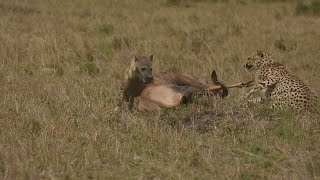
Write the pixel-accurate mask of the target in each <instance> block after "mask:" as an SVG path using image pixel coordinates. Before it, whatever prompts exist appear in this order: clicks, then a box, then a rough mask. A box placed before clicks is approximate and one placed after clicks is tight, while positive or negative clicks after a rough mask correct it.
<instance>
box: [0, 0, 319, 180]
mask: <svg viewBox="0 0 320 180" xmlns="http://www.w3.org/2000/svg"><path fill="white" fill-rule="evenodd" d="M295 10H296V3H294V2H291V1H283V0H282V1H281V0H279V1H276V0H270V1H267V0H263V1H254V0H252V1H244V0H229V1H225V0H217V1H209V0H202V1H200V0H197V1H196V0H189V1H179V0H175V1H173V0H171V1H170V0H162V1H151V0H121V1H116V0H109V1H105V0H91V1H89V0H78V1H62V0H61V1H54V0H47V1H41V0H28V1H22V0H16V1H9V0H3V1H1V3H0V41H1V44H0V57H1V61H0V83H1V86H0V99H1V101H0V122H1V124H0V137H1V138H0V152H1V153H0V178H1V179H16V178H18V179H27V178H28V179H39V178H41V179H42V178H43V179H44V178H46V179H47V178H51V179H55V178H58V179H68V178H71V179H78V178H82V179H86V178H94V179H98V178H100V179H105V178H111V177H112V178H117V179H122V178H130V179H151V178H156V179H195V178H198V179H208V178H210V179H212V178H219V179H235V178H236V179H257V178H270V179H271V178H272V179H273V178H275V179H282V178H283V179H313V178H316V179H319V177H320V151H319V149H320V122H319V119H320V116H319V115H320V113H317V114H312V115H298V114H294V113H291V112H272V111H270V110H268V109H267V108H266V107H263V106H258V107H252V108H247V107H245V106H244V105H243V103H242V102H241V99H240V98H239V94H240V91H237V90H232V91H231V96H230V97H228V98H227V99H224V100H211V101H207V100H203V101H200V100H196V103H195V104H193V105H191V106H189V107H181V108H179V109H172V110H166V111H162V112H155V113H151V114H146V113H138V112H132V113H130V112H128V111H127V110H124V111H123V112H122V113H121V114H112V113H111V111H112V110H113V109H114V107H115V105H116V102H115V98H114V97H115V95H116V93H117V91H118V87H119V84H120V77H121V76H122V74H121V73H122V72H123V71H124V69H125V68H126V67H127V66H128V64H129V60H130V58H131V57H132V55H133V54H135V53H141V54H149V53H155V55H156V56H155V57H156V60H155V64H154V69H155V72H160V71H165V70H170V71H176V72H183V73H190V74H194V75H197V76H200V77H202V78H203V79H206V80H208V81H209V75H210V73H211V71H212V69H216V70H217V72H218V75H219V77H220V79H222V80H223V81H224V82H226V83H227V84H232V83H237V82H240V81H246V80H248V79H251V78H252V75H251V74H249V73H248V72H247V71H245V70H244V68H243V63H244V61H245V57H246V56H247V55H248V54H250V53H251V52H252V51H254V50H256V49H258V48H261V49H264V50H266V51H269V52H271V53H272V54H274V57H275V58H276V59H279V61H280V62H283V63H284V64H285V65H286V66H287V68H288V69H289V70H290V71H291V72H295V74H297V75H298V76H299V77H300V78H301V79H303V80H305V81H306V82H307V83H308V84H309V85H311V86H312V87H314V88H315V90H316V91H317V92H318V93H320V81H319V78H318V73H319V71H320V63H319V59H320V52H319V49H320V41H319V37H320V31H319V29H320V19H319V16H312V15H308V16H303V15H300V16H298V15H296V13H295Z"/></svg>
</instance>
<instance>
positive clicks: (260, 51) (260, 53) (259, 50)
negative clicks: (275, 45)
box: [257, 49, 264, 58]
mask: <svg viewBox="0 0 320 180" xmlns="http://www.w3.org/2000/svg"><path fill="white" fill-rule="evenodd" d="M257 53H258V56H260V57H261V58H263V56H264V54H263V51H262V50H261V49H258V50H257Z"/></svg>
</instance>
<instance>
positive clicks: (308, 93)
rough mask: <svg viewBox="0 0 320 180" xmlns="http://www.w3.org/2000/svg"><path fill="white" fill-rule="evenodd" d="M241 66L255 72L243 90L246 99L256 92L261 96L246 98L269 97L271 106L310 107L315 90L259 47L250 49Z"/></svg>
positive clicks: (275, 107)
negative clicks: (252, 79)
mask: <svg viewBox="0 0 320 180" xmlns="http://www.w3.org/2000/svg"><path fill="white" fill-rule="evenodd" d="M245 68H246V69H248V70H249V71H256V72H255V79H254V81H255V83H254V86H253V87H252V88H251V89H250V90H249V92H248V93H247V94H246V96H245V98H246V99H248V98H249V97H250V96H251V95H253V94H254V93H256V92H259V91H260V92H262V93H263V94H264V97H260V98H255V99H253V100H251V101H250V100H249V102H255V103H258V102H259V103H263V102H264V101H266V100H267V101H270V102H271V104H272V106H271V107H272V108H274V109H288V108H289V109H293V110H296V111H299V112H301V111H304V110H307V111H309V110H314V108H315V106H316V104H317V94H316V93H315V92H314V91H313V90H311V89H310V88H309V87H308V86H307V85H306V84H305V83H303V82H302V81H301V80H299V79H298V78H297V77H295V76H293V75H291V74H290V73H289V72H288V71H287V70H286V68H285V67H284V66H283V65H282V64H280V63H277V62H275V61H274V59H273V58H272V56H271V55H270V54H268V53H266V52H263V51H262V50H257V51H255V52H253V53H252V54H251V55H250V56H249V57H248V58H247V62H246V64H245Z"/></svg>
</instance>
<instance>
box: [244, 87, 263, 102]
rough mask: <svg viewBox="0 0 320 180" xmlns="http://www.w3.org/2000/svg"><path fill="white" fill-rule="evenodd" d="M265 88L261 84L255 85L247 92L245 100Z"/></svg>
mask: <svg viewBox="0 0 320 180" xmlns="http://www.w3.org/2000/svg"><path fill="white" fill-rule="evenodd" d="M264 88H265V87H264V86H263V85H261V84H256V85H254V86H253V87H252V88H251V89H250V90H249V92H248V93H247V94H246V96H245V99H248V98H249V97H250V96H252V95H253V94H254V93H256V92H258V91H261V90H262V89H264Z"/></svg>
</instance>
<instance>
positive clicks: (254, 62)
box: [244, 50, 273, 71]
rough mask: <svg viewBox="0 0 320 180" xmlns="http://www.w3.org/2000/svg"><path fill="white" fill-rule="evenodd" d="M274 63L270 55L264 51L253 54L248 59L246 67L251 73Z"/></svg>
mask: <svg viewBox="0 0 320 180" xmlns="http://www.w3.org/2000/svg"><path fill="white" fill-rule="evenodd" d="M269 63H273V60H272V58H271V56H270V55H268V54H267V53H265V52H263V51H262V50H257V51H255V52H253V53H252V54H251V55H250V56H249V57H248V58H247V62H246V64H245V65H244V67H245V68H247V69H248V70H249V71H252V70H256V69H259V68H260V67H261V66H262V65H264V64H269Z"/></svg>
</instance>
